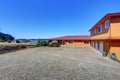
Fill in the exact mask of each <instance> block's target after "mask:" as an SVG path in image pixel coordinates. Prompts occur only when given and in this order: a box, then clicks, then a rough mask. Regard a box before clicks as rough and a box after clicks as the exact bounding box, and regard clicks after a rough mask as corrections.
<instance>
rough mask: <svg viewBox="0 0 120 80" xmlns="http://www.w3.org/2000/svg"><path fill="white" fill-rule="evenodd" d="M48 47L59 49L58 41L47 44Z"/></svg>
mask: <svg viewBox="0 0 120 80" xmlns="http://www.w3.org/2000/svg"><path fill="white" fill-rule="evenodd" d="M49 47H60V44H59V43H58V41H52V42H50V43H49Z"/></svg>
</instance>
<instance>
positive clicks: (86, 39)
mask: <svg viewBox="0 0 120 80" xmlns="http://www.w3.org/2000/svg"><path fill="white" fill-rule="evenodd" d="M53 40H57V41H58V42H59V43H60V45H61V46H67V47H89V46H90V36H63V37H57V38H51V39H49V41H53Z"/></svg>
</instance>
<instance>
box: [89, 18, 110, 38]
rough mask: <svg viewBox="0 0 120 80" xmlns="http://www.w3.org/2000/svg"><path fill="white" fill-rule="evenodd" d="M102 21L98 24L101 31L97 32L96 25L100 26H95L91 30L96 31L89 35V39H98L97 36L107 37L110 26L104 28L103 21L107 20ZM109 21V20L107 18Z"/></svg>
mask: <svg viewBox="0 0 120 80" xmlns="http://www.w3.org/2000/svg"><path fill="white" fill-rule="evenodd" d="M107 20H109V19H107ZM107 20H105V21H103V22H102V23H101V24H100V25H102V32H98V27H99V26H100V25H99V26H96V27H95V28H94V29H93V30H92V31H93V32H94V30H95V29H96V33H93V35H91V39H99V38H107V37H109V36H110V28H105V22H106V21H107ZM109 22H110V20H109Z"/></svg>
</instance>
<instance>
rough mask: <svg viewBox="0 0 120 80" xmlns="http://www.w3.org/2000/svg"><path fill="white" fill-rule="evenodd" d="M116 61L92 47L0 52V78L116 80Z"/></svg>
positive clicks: (119, 66) (118, 72)
mask: <svg viewBox="0 0 120 80" xmlns="http://www.w3.org/2000/svg"><path fill="white" fill-rule="evenodd" d="M119 79H120V63H118V62H115V61H112V60H110V59H108V58H105V57H102V56H101V55H100V53H99V52H96V51H95V50H93V49H92V48H77V47H60V48H49V47H40V48H33V49H25V50H20V51H16V52H11V53H9V54H2V55H0V80H119Z"/></svg>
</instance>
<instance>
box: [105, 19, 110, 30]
mask: <svg viewBox="0 0 120 80" xmlns="http://www.w3.org/2000/svg"><path fill="white" fill-rule="evenodd" d="M109 26H110V23H109V20H107V21H106V22H105V28H108V27H109Z"/></svg>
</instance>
